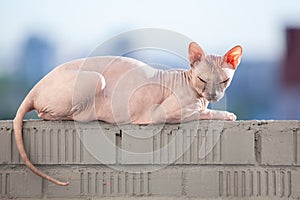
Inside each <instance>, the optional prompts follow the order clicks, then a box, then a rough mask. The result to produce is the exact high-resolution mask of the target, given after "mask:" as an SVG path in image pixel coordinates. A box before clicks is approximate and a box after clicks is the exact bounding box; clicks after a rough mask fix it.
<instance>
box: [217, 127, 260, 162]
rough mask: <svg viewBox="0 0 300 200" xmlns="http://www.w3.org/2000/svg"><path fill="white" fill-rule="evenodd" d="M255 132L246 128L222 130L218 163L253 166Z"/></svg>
mask: <svg viewBox="0 0 300 200" xmlns="http://www.w3.org/2000/svg"><path fill="white" fill-rule="evenodd" d="M254 135H255V130H247V127H238V126H234V127H228V128H224V130H223V133H222V134H221V138H220V141H219V143H218V144H219V146H220V151H219V154H220V156H219V159H220V160H219V163H223V164H255V149H254V147H255V144H254Z"/></svg>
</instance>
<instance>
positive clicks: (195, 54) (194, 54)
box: [189, 42, 205, 66]
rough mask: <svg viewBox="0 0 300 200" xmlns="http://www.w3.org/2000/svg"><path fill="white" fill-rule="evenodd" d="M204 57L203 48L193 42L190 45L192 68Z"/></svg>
mask: <svg viewBox="0 0 300 200" xmlns="http://www.w3.org/2000/svg"><path fill="white" fill-rule="evenodd" d="M204 57H205V54H204V52H203V50H202V49H201V47H200V46H199V45H198V44H197V43H196V42H191V43H190V45H189V59H190V64H191V66H193V64H194V63H195V62H196V61H200V60H201V59H202V58H204Z"/></svg>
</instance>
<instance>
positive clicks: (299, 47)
mask: <svg viewBox="0 0 300 200" xmlns="http://www.w3.org/2000/svg"><path fill="white" fill-rule="evenodd" d="M282 77H283V78H282V82H283V84H282V86H283V88H282V89H283V92H282V94H281V96H282V99H283V101H282V104H284V105H285V107H286V109H285V113H283V114H284V115H287V116H288V118H290V119H297V118H299V116H300V28H287V29H286V52H285V57H284V62H283V74H282Z"/></svg>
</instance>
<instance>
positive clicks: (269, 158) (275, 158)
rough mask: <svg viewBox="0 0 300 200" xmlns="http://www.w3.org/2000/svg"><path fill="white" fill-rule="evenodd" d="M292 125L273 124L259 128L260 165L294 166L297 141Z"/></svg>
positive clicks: (290, 123) (286, 123) (288, 123)
mask: <svg viewBox="0 0 300 200" xmlns="http://www.w3.org/2000/svg"><path fill="white" fill-rule="evenodd" d="M292 124H293V122H285V123H282V122H273V123H269V124H265V125H262V126H261V128H260V133H259V134H260V136H261V164H264V165H294V164H296V160H295V159H296V157H297V146H298V144H297V142H298V141H297V139H296V137H295V134H296V133H295V131H294V130H293V129H294V128H295V126H292ZM296 128H297V127H296ZM299 145H300V144H299Z"/></svg>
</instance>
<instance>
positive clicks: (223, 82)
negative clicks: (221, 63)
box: [220, 78, 230, 84]
mask: <svg viewBox="0 0 300 200" xmlns="http://www.w3.org/2000/svg"><path fill="white" fill-rule="evenodd" d="M229 80H230V78H227V79H226V80H225V81H222V82H220V84H225V83H227V82H228V81H229Z"/></svg>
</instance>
